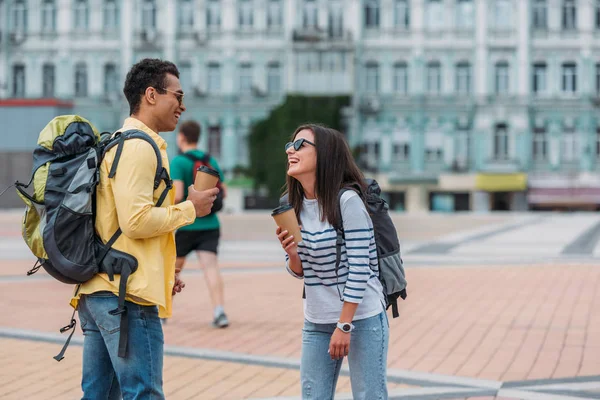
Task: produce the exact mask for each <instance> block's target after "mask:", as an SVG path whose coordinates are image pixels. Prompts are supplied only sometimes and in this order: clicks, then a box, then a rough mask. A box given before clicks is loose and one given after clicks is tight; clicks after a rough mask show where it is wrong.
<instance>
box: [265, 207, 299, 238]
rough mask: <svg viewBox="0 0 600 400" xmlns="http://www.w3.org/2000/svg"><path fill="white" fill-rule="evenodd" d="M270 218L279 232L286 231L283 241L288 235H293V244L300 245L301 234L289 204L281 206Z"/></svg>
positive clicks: (294, 213) (292, 208)
mask: <svg viewBox="0 0 600 400" xmlns="http://www.w3.org/2000/svg"><path fill="white" fill-rule="evenodd" d="M271 216H272V217H273V219H274V220H275V223H276V224H277V226H278V227H280V228H281V230H283V231H288V234H287V235H286V237H285V239H287V238H288V237H289V236H290V235H293V236H294V242H296V243H300V242H301V241H302V233H300V226H299V225H298V219H297V218H296V212H295V211H294V207H292V206H291V205H289V204H284V205H281V206H279V207H277V208H276V209H274V210H273V212H272V213H271Z"/></svg>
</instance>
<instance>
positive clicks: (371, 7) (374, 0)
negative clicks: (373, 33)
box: [365, 0, 380, 29]
mask: <svg viewBox="0 0 600 400" xmlns="http://www.w3.org/2000/svg"><path fill="white" fill-rule="evenodd" d="M379 11H380V5H379V0H366V2H365V28H371V29H377V28H379Z"/></svg>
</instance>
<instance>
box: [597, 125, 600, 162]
mask: <svg viewBox="0 0 600 400" xmlns="http://www.w3.org/2000/svg"><path fill="white" fill-rule="evenodd" d="M596 158H598V159H600V128H597V129H596Z"/></svg>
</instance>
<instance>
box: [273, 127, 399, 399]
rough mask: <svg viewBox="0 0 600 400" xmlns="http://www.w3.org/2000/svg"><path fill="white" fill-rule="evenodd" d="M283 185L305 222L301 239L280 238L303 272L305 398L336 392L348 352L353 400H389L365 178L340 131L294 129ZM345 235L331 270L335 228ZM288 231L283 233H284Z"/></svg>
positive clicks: (297, 273)
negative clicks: (356, 188) (359, 189)
mask: <svg viewBox="0 0 600 400" xmlns="http://www.w3.org/2000/svg"><path fill="white" fill-rule="evenodd" d="M286 153H287V156H288V170H287V192H288V199H289V202H290V204H291V205H292V206H293V207H294V210H295V212H296V215H297V216H298V221H299V222H300V225H301V226H302V239H303V240H302V242H300V243H299V244H298V245H296V243H295V242H294V241H293V237H289V238H285V236H286V235H287V233H288V232H287V231H282V230H281V229H280V228H277V232H276V233H277V236H278V238H279V240H280V242H281V245H282V247H283V249H284V250H285V252H286V264H287V270H288V272H289V273H290V274H291V275H293V276H294V277H296V278H298V279H304V288H305V293H306V299H305V301H304V316H305V322H304V329H303V332H302V361H301V368H300V375H301V381H302V398H303V399H319V400H321V399H333V396H334V393H335V386H336V382H337V379H338V376H339V372H340V368H341V365H342V361H343V359H344V357H345V356H348V363H349V367H350V380H351V384H352V394H353V398H354V399H369V400H371V399H387V383H386V363H387V350H388V339H389V337H388V335H389V332H388V331H389V324H388V320H387V315H386V313H385V307H384V305H383V304H384V298H383V289H382V287H381V283H380V282H379V279H378V276H379V269H378V263H377V249H376V247H375V239H374V233H373V223H372V222H371V218H370V217H369V214H368V212H367V209H366V207H365V204H364V202H363V200H362V199H361V197H360V196H359V195H358V194H357V193H356V192H355V191H352V190H349V191H346V192H344V194H343V195H342V196H341V198H340V199H338V193H339V191H340V189H342V188H344V187H347V186H351V185H358V186H360V187H362V188H363V191H364V189H366V185H365V182H364V178H363V175H362V173H361V172H360V170H359V168H358V167H357V165H356V163H355V162H354V160H353V158H352V154H351V152H350V149H349V147H348V144H347V143H346V141H345V139H344V137H343V136H342V134H341V133H339V132H337V131H335V130H333V129H329V128H326V127H323V126H320V125H304V126H300V127H299V128H298V129H296V132H295V133H294V135H293V136H292V142H290V143H288V144H287V145H286ZM340 212H341V215H340ZM340 220H341V222H342V224H341V226H342V227H343V231H344V240H343V244H342V247H341V258H340V264H339V268H338V269H337V272H336V265H335V261H336V230H335V228H334V227H335V226H339V225H338V223H339V221H340ZM284 238H285V239H284Z"/></svg>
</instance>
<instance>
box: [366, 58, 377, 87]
mask: <svg viewBox="0 0 600 400" xmlns="http://www.w3.org/2000/svg"><path fill="white" fill-rule="evenodd" d="M365 90H366V91H367V92H368V93H377V92H379V65H378V64H377V63H376V62H374V61H370V62H368V63H367V65H366V85H365Z"/></svg>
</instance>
